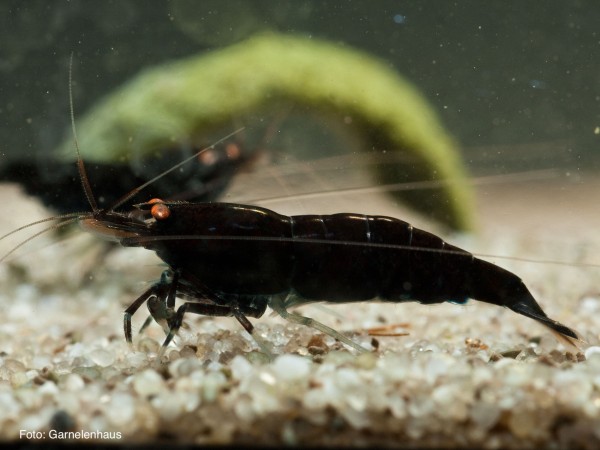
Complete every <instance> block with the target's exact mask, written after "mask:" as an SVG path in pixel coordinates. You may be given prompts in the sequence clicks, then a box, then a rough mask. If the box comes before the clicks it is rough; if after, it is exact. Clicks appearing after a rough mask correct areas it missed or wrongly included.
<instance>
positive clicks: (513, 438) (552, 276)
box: [0, 191, 600, 449]
mask: <svg viewBox="0 0 600 450" xmlns="http://www.w3.org/2000/svg"><path fill="white" fill-rule="evenodd" d="M8 195H10V196H12V195H13V192H12V191H11V192H10V193H9V194H8ZM19 207H21V206H20V205H19ZM38 217H39V216H38ZM13 225H14V224H12V223H10V224H3V226H2V228H3V229H4V228H5V227H6V229H10V228H11V227H12V226H13ZM507 230H509V231H507ZM507 230H504V231H503V232H502V233H498V232H497V230H491V228H490V227H485V229H484V232H483V235H482V238H481V239H480V241H481V244H480V247H479V249H478V250H479V251H480V252H483V253H490V254H500V253H501V254H504V255H507V254H512V255H517V256H524V255H525V256H527V257H532V258H542V259H558V260H563V261H564V260H566V261H593V260H594V258H595V257H596V258H597V255H599V254H600V251H599V250H600V236H596V237H594V236H593V234H590V235H585V234H584V233H582V234H580V235H578V236H575V237H573V239H571V240H566V241H560V240H558V241H559V242H558V243H556V242H555V241H556V239H554V240H553V239H552V237H550V236H543V235H540V233H537V232H536V231H535V229H530V230H531V231H529V230H527V229H523V228H519V227H511V228H507ZM54 241H55V239H54V238H53V237H48V238H45V239H44V238H40V239H39V240H38V241H37V243H36V244H32V247H33V250H27V251H26V252H25V253H27V254H26V255H24V256H23V257H20V258H18V259H15V260H13V261H10V262H4V263H2V264H1V265H0V283H1V286H2V289H1V290H0V307H1V309H2V322H1V323H0V439H1V440H2V441H19V440H20V439H25V438H27V437H28V438H30V440H32V442H39V440H40V439H46V440H52V441H54V442H56V441H55V440H56V439H59V438H60V437H64V436H65V435H63V434H60V433H63V432H75V433H79V434H78V435H75V440H78V439H79V440H84V441H86V442H102V443H118V444H123V443H133V442H144V443H148V442H155V441H157V440H159V439H160V440H169V441H172V442H177V443H194V444H233V443H235V444H250V445H266V444H302V445H307V444H311V445H319V446H367V445H387V446H394V447H399V446H411V447H414V446H424V447H434V446H444V447H457V446H458V447H485V448H524V447H539V446H544V447H547V448H590V449H591V448H598V446H599V445H600V375H599V374H600V347H599V346H598V345H599V332H600V269H598V268H596V269H584V268H578V267H564V266H558V265H551V264H532V263H522V262H516V261H510V260H509V261H504V260H494V262H496V263H498V264H502V265H503V266H504V267H507V268H508V269H510V270H513V271H515V272H517V273H519V275H520V276H521V277H522V278H523V279H524V280H525V281H526V284H527V285H528V286H529V287H530V289H531V290H532V292H533V294H534V296H536V298H538V300H539V302H540V304H542V306H543V308H544V310H545V311H546V312H547V313H548V315H549V316H550V317H552V318H554V319H557V320H559V321H561V322H563V323H565V324H566V325H569V326H572V327H573V328H575V329H576V330H577V331H578V332H580V333H581V335H582V336H583V337H584V339H585V340H586V341H587V345H583V346H582V348H581V351H580V352H576V351H574V350H573V349H567V348H564V347H563V346H562V345H561V344H560V343H558V342H557V341H556V340H555V339H554V338H553V336H552V335H551V334H550V333H549V332H548V331H547V330H546V329H545V328H543V327H542V326H540V325H537V324H536V323H535V322H533V321H532V320H530V319H527V318H525V317H521V316H518V315H516V314H515V313H513V312H511V311H509V310H507V309H504V308H498V307H494V306H491V305H486V304H481V303H477V302H469V303H468V304H467V305H465V306H461V305H452V304H444V305H435V306H423V305H419V304H412V303H407V304H398V305H393V304H382V303H362V304H352V305H347V306H331V307H330V306H327V307H326V309H324V308H320V307H317V306H306V307H303V308H301V309H300V311H301V312H302V313H303V314H305V315H308V316H310V317H314V318H316V319H318V320H320V321H322V322H324V323H326V324H328V325H331V326H333V327H334V328H336V329H338V330H341V331H343V332H345V333H347V335H349V336H351V337H352V338H353V339H354V340H355V341H356V342H358V343H360V344H361V345H363V346H365V347H366V348H369V349H371V350H372V352H370V353H365V354H361V355H356V354H355V352H354V351H353V350H349V349H347V348H345V347H344V346H343V345H341V344H339V343H337V342H336V341H334V340H333V339H331V338H329V337H328V336H323V335H321V334H320V333H318V332H316V331H315V330H312V329H310V328H306V327H302V326H298V325H292V324H288V323H286V322H284V321H283V320H282V319H280V318H279V317H267V316H268V314H267V316H265V317H263V318H262V319H260V320H253V322H254V323H255V324H256V327H257V330H258V333H259V334H260V336H261V337H262V338H263V339H264V340H265V341H266V342H268V343H269V344H270V345H271V346H272V347H273V353H274V355H275V358H274V359H273V360H271V361H269V360H268V357H267V356H266V355H265V354H263V353H261V352H260V350H259V348H258V347H257V345H256V344H255V343H254V342H253V341H252V339H251V338H250V336H249V335H247V333H246V332H245V331H243V330H242V329H241V327H240V326H239V325H238V324H237V322H236V321H235V320H233V319H227V318H224V319H202V318H196V317H188V319H187V327H186V328H185V329H182V331H181V333H180V336H179V338H178V340H177V343H176V345H172V346H171V347H169V350H168V351H167V352H166V354H165V355H164V358H163V360H161V361H158V359H157V350H158V348H159V345H160V342H162V339H163V338H164V335H163V334H162V330H161V329H160V328H159V327H158V326H156V325H153V326H151V327H150V328H149V329H148V330H147V332H146V333H144V334H143V335H142V336H138V337H136V339H135V342H134V345H133V347H129V346H128V345H127V344H126V343H125V341H124V337H123V330H122V317H123V309H124V307H125V306H126V305H128V303H129V302H131V301H132V300H133V299H134V298H135V297H136V293H139V292H141V291H142V290H143V289H144V286H145V285H144V284H143V283H144V282H148V280H152V279H155V278H156V277H158V275H159V274H160V272H161V270H162V268H161V267H160V266H159V265H158V262H159V261H158V260H156V259H153V258H151V257H149V256H148V253H147V252H145V251H144V250H139V251H138V250H131V249H118V250H115V251H113V252H111V253H109V254H108V255H104V254H102V253H101V252H100V250H99V247H97V246H94V245H92V244H91V242H92V240H90V239H89V238H88V237H86V236H83V237H79V238H77V239H71V240H69V241H68V243H67V242H65V243H62V244H60V245H46V243H50V242H54ZM561 242H562V244H561ZM9 245H10V244H5V245H3V246H2V248H9ZM596 262H598V260H597V259H596ZM144 319H145V314H144V313H143V312H141V311H140V313H138V314H137V315H136V316H135V317H134V320H135V321H134V325H135V327H136V328H139V327H140V326H141V323H142V322H143V320H144ZM383 325H394V326H395V328H394V331H397V332H399V333H400V334H402V333H408V334H407V335H405V336H393V337H390V336H383V337H382V336H377V337H373V336H369V335H368V334H367V331H366V330H367V329H370V328H374V327H380V326H383ZM24 431H25V432H30V433H35V432H40V433H41V434H39V435H35V434H30V435H26V436H24V435H23V432H24ZM85 433H92V434H87V435H86V434H85Z"/></svg>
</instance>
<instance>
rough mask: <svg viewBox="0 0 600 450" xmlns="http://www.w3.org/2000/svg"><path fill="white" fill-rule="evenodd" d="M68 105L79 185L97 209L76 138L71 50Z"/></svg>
mask: <svg viewBox="0 0 600 450" xmlns="http://www.w3.org/2000/svg"><path fill="white" fill-rule="evenodd" d="M69 107H70V112H71V129H72V130H73V140H74V141H75V151H76V152H77V169H78V170H79V178H80V179H81V185H82V186H83V191H84V192H85V196H86V198H87V200H88V203H89V204H90V206H91V207H92V211H93V212H97V211H98V204H97V203H96V198H95V197H94V193H93V192H92V186H91V185H90V180H89V178H88V175H87V172H86V170H85V164H84V163H83V159H82V158H81V151H80V150H79V140H78V139H77V130H76V129H75V108H74V107H73V52H71V57H70V58H69Z"/></svg>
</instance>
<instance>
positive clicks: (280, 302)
mask: <svg viewBox="0 0 600 450" xmlns="http://www.w3.org/2000/svg"><path fill="white" fill-rule="evenodd" d="M290 295H292V294H285V295H274V296H272V297H271V299H270V301H269V306H270V307H271V308H272V309H273V311H275V312H276V313H277V314H279V315H280V316H281V317H283V318H284V319H285V320H287V321H289V322H294V323H297V324H300V325H305V326H308V327H311V328H314V329H315V330H319V331H320V332H322V333H325V334H328V335H329V336H331V337H332V338H334V339H337V340H338V341H340V342H343V343H344V344H346V345H348V346H350V347H352V348H353V349H355V350H356V351H358V352H359V353H365V352H368V350H367V349H366V348H364V347H362V346H360V345H358V344H357V343H356V342H354V341H353V340H352V339H349V338H347V337H346V336H344V335H343V334H341V333H340V332H338V331H336V330H334V329H333V328H330V327H328V326H327V325H325V324H322V323H321V322H319V321H317V320H315V319H312V318H310V317H305V316H302V315H300V314H298V313H295V312H289V311H288V310H287V308H286V304H290V303H292V301H291V300H290Z"/></svg>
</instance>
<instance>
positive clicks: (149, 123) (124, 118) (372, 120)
mask: <svg viewBox="0 0 600 450" xmlns="http://www.w3.org/2000/svg"><path fill="white" fill-rule="evenodd" d="M282 105H286V106H291V107H294V108H299V109H302V110H303V111H304V112H305V113H308V114H314V115H319V116H323V117H325V116H328V115H329V116H331V117H337V118H350V122H351V126H352V128H353V130H355V131H356V133H358V135H359V136H360V138H361V140H362V148H363V149H364V150H370V149H372V148H377V149H387V150H389V151H402V152H407V153H409V154H410V155H411V161H410V163H408V164H405V165H402V166H400V167H397V166H394V167H392V166H391V165H390V166H389V167H385V168H384V169H379V170H378V173H377V175H378V176H379V180H380V181H379V182H381V183H390V182H398V181H401V182H410V181H422V180H440V181H441V183H440V186H437V187H435V188H433V189H429V190H428V191H427V192H423V191H419V190H415V191H408V192H398V193H396V195H399V196H401V197H402V199H403V200H404V201H406V202H407V203H408V204H410V205H411V206H412V207H414V208H416V209H417V210H419V211H421V212H422V213H424V214H426V215H428V216H430V217H432V218H434V219H436V220H438V221H441V222H443V223H445V224H446V225H448V226H450V227H452V228H455V229H468V228H470V227H471V226H472V193H471V191H470V188H469V186H468V183H467V181H466V176H465V170H464V168H463V166H462V164H461V160H460V156H459V154H458V152H457V151H456V147H455V144H454V142H453V140H452V139H451V138H450V136H449V135H448V133H447V132H446V131H445V130H444V129H443V127H442V126H441V124H440V122H439V120H438V118H437V116H436V114H435V112H434V110H433V109H432V107H431V106H430V105H429V104H428V103H427V101H426V100H425V99H424V97H423V96H422V95H421V94H420V93H419V92H418V90H417V89H416V88H415V87H414V86H413V85H412V84H411V83H409V82H408V81H406V80H405V79H403V78H402V77H401V76H400V75H399V74H398V73H397V72H396V71H395V70H393V69H392V68H390V67H389V66H388V65H386V64H385V63H384V62H382V61H380V60H378V59H376V58H374V57H372V56H370V55H368V54H365V53H364V52H361V51H358V50H355V49H351V48H348V47H346V46H342V45H337V44H333V43H330V42H325V41H321V40H317V39H311V38H307V37H297V36H290V35H281V34H273V33H267V34H261V35H258V36H255V37H253V38H250V39H248V40H247V41H244V42H241V43H238V44H235V45H232V46H230V47H227V48H223V49H219V50H215V51H212V52H209V53H203V54H201V55H198V56H192V57H188V58H186V59H183V60H180V61H175V62H170V63H167V64H164V65H161V66H158V67H153V68H150V69H145V70H144V71H143V72H142V73H140V74H139V75H138V76H136V77H135V78H134V79H132V80H131V81H129V82H128V83H127V84H125V85H124V86H122V87H121V88H119V89H117V90H116V91H114V92H113V93H111V94H110V95H108V96H107V97H105V98H104V99H103V100H102V101H101V102H100V103H99V104H98V105H97V106H95V107H94V108H92V110H91V111H89V112H88V113H87V115H86V116H85V117H84V118H82V120H81V121H80V123H79V133H78V134H79V138H80V144H81V148H82V151H83V156H84V158H85V159H86V160H87V161H90V162H102V163H111V162H112V163H115V164H122V163H127V162H128V161H129V159H130V158H131V155H132V154H133V153H135V154H136V155H138V156H139V155H140V154H143V153H144V152H148V153H149V152H152V151H154V150H155V149H157V148H161V147H165V146H172V145H173V143H174V142H183V141H186V140H189V139H191V137H193V136H202V135H203V134H207V133H210V132H211V131H213V130H215V129H220V128H223V127H224V126H226V125H229V124H231V123H232V121H233V120H234V119H235V118H240V117H242V118H243V117H244V116H252V115H253V114H254V115H256V114H261V113H263V112H265V111H269V110H273V109H276V108H281V107H282ZM230 129H233V128H230ZM60 154H61V155H62V156H61V157H63V158H70V159H72V155H73V150H72V144H71V143H70V142H68V143H65V144H64V145H63V146H62V147H61V149H60Z"/></svg>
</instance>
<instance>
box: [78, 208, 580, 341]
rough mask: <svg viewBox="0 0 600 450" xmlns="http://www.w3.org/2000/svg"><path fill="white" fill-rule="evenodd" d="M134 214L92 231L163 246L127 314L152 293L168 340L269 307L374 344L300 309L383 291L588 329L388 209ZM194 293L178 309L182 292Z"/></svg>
mask: <svg viewBox="0 0 600 450" xmlns="http://www.w3.org/2000/svg"><path fill="white" fill-rule="evenodd" d="M135 211H136V212H135V213H131V214H124V213H119V212H115V211H112V210H97V211H95V212H94V213H91V214H90V215H88V216H86V217H82V218H81V220H80V222H81V224H82V225H83V227H84V228H86V229H88V230H90V231H93V232H96V233H99V234H101V235H104V236H107V237H110V238H112V239H115V240H117V241H119V242H120V243H121V244H122V245H124V246H127V247H144V248H146V249H149V250H153V251H155V252H156V254H157V255H158V256H159V257H160V258H161V259H162V260H163V261H164V262H165V263H167V265H168V266H169V268H168V269H167V270H166V271H165V272H164V273H163V276H162V277H161V279H160V281H159V282H157V283H156V284H154V285H153V286H152V287H151V288H150V289H148V290H147V291H146V292H145V293H144V294H142V295H141V296H140V297H139V298H138V299H137V300H135V301H134V302H133V303H132V304H131V306H129V308H127V310H126V312H125V320H124V328H125V336H126V339H127V340H128V341H129V342H131V340H132V332H131V317H132V315H133V314H134V313H135V312H136V311H137V309H138V308H139V307H140V306H141V305H142V304H144V303H145V302H148V308H149V310H150V314H151V317H153V318H154V319H155V320H156V321H157V322H159V323H161V324H162V325H163V327H164V328H165V332H166V334H167V338H166V339H165V341H164V344H163V348H164V346H166V345H168V344H169V342H170V341H171V340H172V338H173V337H174V335H175V334H176V333H177V331H178V328H179V327H180V325H181V323H182V319H183V316H184V314H185V313H196V314H203V315H209V316H233V317H235V318H236V319H237V320H238V321H239V322H240V323H241V324H242V325H243V326H244V328H245V329H246V330H247V331H248V332H249V333H251V334H252V330H253V326H252V324H251V323H250V321H249V320H248V319H247V317H254V318H259V317H260V316H261V315H262V314H263V313H264V312H265V310H266V308H267V306H269V307H271V308H272V309H273V310H274V311H276V312H277V313H278V314H280V315H281V316H282V317H284V318H285V319H287V320H290V321H293V322H297V323H301V324H305V325H308V326H312V327H314V328H316V329H318V330H320V331H322V332H324V333H327V334H329V335H331V336H333V337H335V338H336V339H338V340H340V341H342V342H344V343H346V344H347V345H349V346H351V347H353V348H355V349H357V350H364V349H363V348H362V347H361V346H359V345H358V344H356V343H355V342H354V341H352V340H350V339H348V338H347V337H345V336H343V335H342V334H340V333H338V332H337V331H335V330H333V329H331V328H329V327H327V326H325V325H323V324H321V323H319V322H317V321H315V320H313V319H310V318H307V317H304V316H301V315H299V314H297V313H295V312H289V311H288V308H289V307H290V306H295V305H298V304H302V303H308V302H311V301H321V300H325V301H329V302H335V303H344V302H357V301H364V300H370V299H379V300H381V301H384V302H405V301H417V302H420V303H424V304H433V303H442V302H446V301H452V302H464V301H466V299H468V298H471V299H475V300H479V301H483V302H487V303H492V304H494V305H498V306H506V307H508V308H509V309H511V310H513V311H514V312H516V313H519V314H521V315H524V316H527V317H529V318H531V319H534V320H536V321H538V322H540V323H542V324H543V325H545V326H547V327H549V328H550V330H552V331H553V332H555V334H557V336H558V337H561V338H563V340H564V341H566V342H567V343H570V344H572V345H575V346H576V342H577V341H578V340H579V337H578V335H577V334H576V333H575V332H574V331H573V330H572V329H571V328H569V327H567V326H565V325H562V324H561V323H559V322H557V321H555V320H552V319H550V318H549V317H548V316H547V315H546V314H545V313H544V311H543V310H542V308H541V307H540V306H539V304H538V303H537V302H536V300H535V299H534V298H533V296H532V295H531V293H530V292H529V290H528V289H527V287H526V286H525V284H524V283H523V281H522V280H521V279H520V278H519V277H518V276H516V275H515V274H513V273H511V272H509V271H507V270H504V269H502V268H500V267H498V266H496V265H494V264H492V263H489V262H486V261H484V260H481V259H478V258H476V257H474V256H473V255H472V254H471V253H469V252H467V251H465V250H462V249H460V248H458V247H455V246H452V245H450V244H448V243H446V242H444V241H443V240H442V239H441V238H439V237H438V236H435V235H434V234H431V233H428V232H427V231H423V230H420V229H418V228H415V227H413V226H411V225H410V224H409V223H407V222H404V221H402V220H398V219H395V218H391V217H385V216H367V215H361V214H333V215H298V216H284V215H281V214H278V213H276V212H273V211H271V210H268V209H265V208H261V207H257V206H249V205H241V204H231V203H188V202H167V201H162V200H159V199H154V200H151V201H150V202H148V203H143V204H138V205H136V210H135ZM177 297H180V298H182V299H183V300H185V302H184V303H183V304H182V305H181V306H180V307H179V308H178V309H177V310H175V299H176V298H177Z"/></svg>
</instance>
